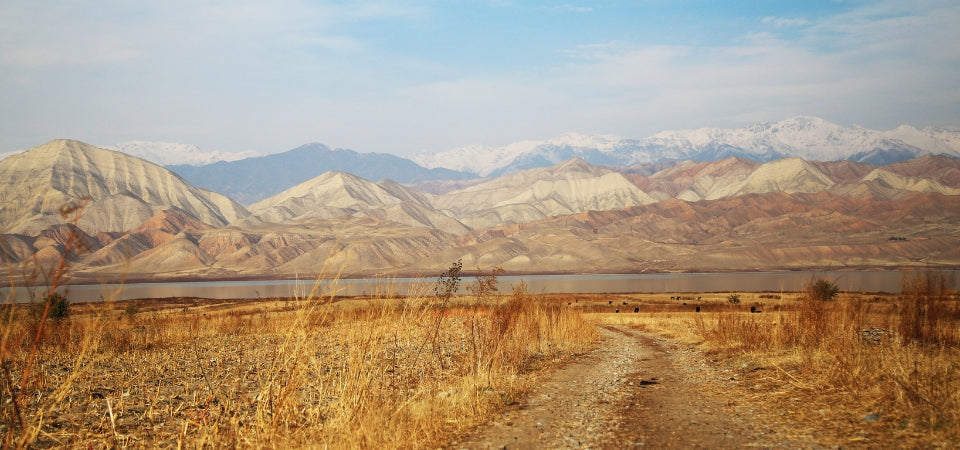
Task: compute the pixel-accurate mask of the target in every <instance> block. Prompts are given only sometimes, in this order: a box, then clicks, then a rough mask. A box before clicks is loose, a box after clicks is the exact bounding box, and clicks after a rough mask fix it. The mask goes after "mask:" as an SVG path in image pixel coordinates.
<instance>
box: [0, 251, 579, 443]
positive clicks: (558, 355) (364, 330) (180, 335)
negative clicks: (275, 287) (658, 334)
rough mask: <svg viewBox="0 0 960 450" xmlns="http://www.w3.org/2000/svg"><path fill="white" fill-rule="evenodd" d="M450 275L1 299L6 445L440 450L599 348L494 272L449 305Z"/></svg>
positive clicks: (567, 317) (574, 321) (550, 306)
mask: <svg viewBox="0 0 960 450" xmlns="http://www.w3.org/2000/svg"><path fill="white" fill-rule="evenodd" d="M459 270H460V266H459V265H453V266H451V269H450V270H449V271H447V272H446V273H445V274H444V275H442V276H441V277H440V278H439V279H438V280H437V283H436V286H435V288H436V289H435V290H434V291H435V292H433V293H431V294H428V293H426V292H427V291H428V290H429V289H428V288H429V287H425V288H424V289H423V290H424V292H425V293H424V294H421V295H416V296H409V297H403V298H397V297H393V296H390V297H386V296H384V297H375V298H361V299H349V300H348V299H339V298H337V297H336V296H335V293H334V292H321V291H320V288H319V286H320V285H319V284H318V285H317V286H318V287H317V289H315V290H314V291H313V292H311V293H310V294H309V295H306V296H304V297H302V298H292V299H273V300H258V301H216V300H201V299H161V300H144V301H129V302H112V301H109V299H108V301H105V302H103V303H89V304H72V305H70V307H69V308H70V313H69V315H64V316H63V317H61V318H59V319H58V320H54V319H53V315H52V314H51V313H50V311H53V310H55V308H57V307H59V306H58V305H60V304H59V303H56V302H57V301H59V299H60V298H61V297H59V296H48V299H50V300H48V301H46V302H38V303H35V304H28V305H13V304H8V305H7V306H6V307H5V308H4V310H3V334H2V341H0V357H2V369H3V372H2V374H0V376H2V395H3V399H4V401H3V407H2V409H0V433H2V436H3V442H4V446H5V447H32V446H44V447H46V446H67V447H90V446H92V447H167V448H172V447H177V448H181V447H184V446H187V447H237V446H239V447H256V448H261V447H289V446H298V447H299V446H306V445H310V446H324V447H327V446H329V447H335V448H344V447H347V448H351V447H363V448H383V447H395V448H423V447H435V446H438V445H442V444H443V443H445V442H449V440H451V439H453V438H454V437H455V436H457V435H459V434H461V433H463V432H465V431H466V430H468V429H469V428H471V427H472V426H474V425H476V424H478V423H482V422H483V421H485V420H487V419H488V418H489V417H490V415H491V414H492V413H493V412H494V411H496V410H498V409H500V408H502V407H503V406H504V405H507V404H511V403H513V402H516V401H517V400H519V399H520V398H522V397H523V395H524V393H525V392H526V390H527V389H529V387H530V386H531V383H532V382H533V380H535V377H536V375H537V374H538V373H541V372H543V371H544V370H547V369H549V368H551V367H554V366H556V365H557V364H559V363H560V362H561V361H563V360H564V359H565V358H571V357H575V356H576V355H577V354H579V353H582V352H584V351H585V350H587V349H589V348H590V347H591V346H592V345H594V343H595V341H596V337H597V333H596V330H595V328H594V327H593V326H592V325H590V324H588V323H586V322H585V321H584V320H583V318H582V316H581V314H579V313H578V312H576V311H573V310H571V309H568V308H562V307H560V305H557V304H555V303H551V302H547V301H544V300H543V299H542V298H540V297H539V296H537V295H532V294H530V293H528V292H527V291H526V289H525V286H523V285H522V284H521V285H518V286H514V287H513V289H512V292H509V293H501V292H500V289H499V286H498V285H497V282H496V275H497V274H498V273H499V272H498V271H497V270H495V271H492V272H490V273H484V272H481V273H480V274H479V275H478V276H477V278H476V280H475V281H474V282H471V283H467V285H468V287H470V292H471V294H470V295H465V296H455V295H453V292H455V291H456V287H457V286H456V285H457V284H459V282H460V280H459ZM325 286H330V285H329V284H325ZM334 286H335V283H334ZM333 289H335V288H333ZM40 310H42V311H43V312H42V313H40V314H37V313H36V312H37V311H40Z"/></svg>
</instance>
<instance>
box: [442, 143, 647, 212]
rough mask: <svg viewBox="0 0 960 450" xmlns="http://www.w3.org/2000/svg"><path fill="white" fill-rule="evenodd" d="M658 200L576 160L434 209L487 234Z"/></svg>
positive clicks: (483, 186)
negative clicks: (508, 225) (503, 226)
mask: <svg viewBox="0 0 960 450" xmlns="http://www.w3.org/2000/svg"><path fill="white" fill-rule="evenodd" d="M655 201H656V199H654V198H652V197H650V196H649V195H647V194H646V193H645V192H643V191H641V190H640V189H639V188H638V187H637V186H636V185H634V184H633V183H631V182H630V181H629V180H627V179H626V178H625V177H624V176H623V175H621V174H619V173H616V172H612V171H609V170H605V169H600V168H597V167H594V166H592V165H590V164H588V163H587V162H586V161H584V160H582V159H572V160H569V161H567V162H564V163H563V164H559V165H557V166H554V167H549V168H541V169H529V170H524V171H520V172H516V173H514V174H511V175H506V176H502V177H499V178H495V179H492V180H490V181H487V182H484V183H480V184H476V185H473V186H470V187H467V188H465V189H460V190H457V191H453V192H450V193H447V194H445V195H442V196H437V197H435V200H434V205H435V207H436V208H437V209H440V210H443V211H447V212H448V213H449V214H450V215H452V216H454V217H457V218H459V219H460V221H461V222H463V223H465V224H467V225H468V226H470V227H471V228H473V229H482V228H488V227H491V226H496V225H500V224H502V223H522V222H529V221H531V220H539V219H542V218H545V217H549V216H557V215H563V214H573V213H578V212H581V211H585V210H590V209H594V210H607V209H621V208H626V207H629V206H635V205H640V204H644V203H653V202H655Z"/></svg>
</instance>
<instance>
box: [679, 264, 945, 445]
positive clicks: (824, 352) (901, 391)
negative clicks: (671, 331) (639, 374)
mask: <svg viewBox="0 0 960 450" xmlns="http://www.w3.org/2000/svg"><path fill="white" fill-rule="evenodd" d="M953 285H954V284H953V282H952V281H951V280H948V279H946V278H944V277H943V276H942V275H940V274H938V273H933V272H916V273H907V274H905V276H904V283H903V289H902V293H901V295H900V296H899V297H898V298H897V299H896V302H895V303H893V304H883V303H875V302H871V301H867V299H865V298H864V296H861V295H857V294H849V295H844V296H841V297H840V298H839V299H837V300H835V301H823V300H817V299H816V298H817V297H816V295H817V293H815V292H812V291H811V292H810V293H808V295H806V296H804V297H802V298H801V299H800V300H799V304H798V305H797V306H796V308H794V309H793V310H789V309H785V310H783V311H780V312H775V313H764V314H750V313H746V312H721V313H718V314H715V315H712V316H711V317H704V316H702V315H697V316H696V317H694V318H693V319H692V320H691V326H692V328H693V329H694V330H696V332H697V333H698V334H699V335H700V337H701V338H702V339H703V340H704V341H705V342H706V343H707V344H708V345H709V346H711V347H714V348H716V349H719V350H722V351H726V352H729V353H731V354H741V355H749V356H750V357H751V358H757V359H760V360H767V361H778V362H776V363H772V364H774V365H776V367H778V369H779V372H780V373H782V374H786V375H788V380H787V381H789V382H791V383H793V384H795V385H798V386H804V387H805V388H807V389H814V387H816V389H817V390H820V389H824V388H827V389H831V388H835V389H840V390H842V391H843V392H846V393H847V394H848V395H849V396H850V398H852V401H854V402H855V403H856V404H859V405H860V406H861V407H862V408H863V409H866V410H870V411H877V412H879V413H882V415H883V417H885V418H887V419H888V423H889V424H896V426H897V427H916V428H919V429H922V430H923V431H924V432H934V433H936V434H937V436H940V437H941V438H943V439H945V441H946V442H958V441H960V394H958V392H960V375H957V373H958V372H957V371H956V367H957V365H958V364H960V335H958V333H960V331H958V330H960V302H958V298H957V293H956V292H955V291H953V290H951V288H950V286H953ZM821 289H822V287H821ZM784 361H787V362H786V363H784ZM790 361H792V362H790ZM785 364H786V365H785ZM798 381H799V382H798Z"/></svg>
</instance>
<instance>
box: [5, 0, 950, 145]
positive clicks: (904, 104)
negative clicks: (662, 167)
mask: <svg viewBox="0 0 960 450" xmlns="http://www.w3.org/2000/svg"><path fill="white" fill-rule="evenodd" d="M957 24H960V3H958V2H956V1H955V0H947V1H922V0H921V1H916V2H905V1H900V0H897V1H890V2H860V1H805V2H781V1H729V2H720V1H668V0H664V1H659V0H650V1H633V2H627V1H606V2H569V3H561V2H520V1H508V0H502V1H468V0H463V1H456V0H451V1H442V0H438V1H409V2H405V1H390V2H387V1H384V2H381V1H360V2H335V1H293V0H279V1H273V2H252V1H244V0H234V1H203V0H192V1H187V0H172V1H167V2H130V1H126V0H101V1H97V2H80V1H72V0H60V1H48V0H37V1H29V2H28V1H0V153H2V152H7V151H12V150H19V149H25V148H29V147H32V146H35V145H39V144H42V143H44V142H46V141H49V140H51V139H55V138H73V139H79V140H83V141H85V142H89V143H93V144H97V145H111V144H115V143H117V142H121V141H126V140H134V139H139V140H153V141H167V142H183V143H189V144H195V145H198V146H200V147H201V148H203V149H207V150H221V151H240V150H255V151H260V152H277V151H283V150H288V149H291V148H293V147H296V146H298V145H301V144H303V143H306V142H314V141H316V142H323V143H326V144H328V145H331V146H335V147H345V148H352V149H354V150H357V151H362V152H390V153H396V154H401V155H411V154H413V153H415V152H417V151H420V150H435V151H442V150H448V149H450V148H454V147H458V146H462V145H468V144H488V145H503V144H507V143H510V142H514V141H518V140H523V139H544V138H549V137H552V136H556V135H558V134H561V133H564V132H569V131H574V132H580V133H587V134H616V135H621V136H625V137H637V138H639V137H645V136H648V135H650V134H653V133H655V132H657V131H661V130H664V129H678V128H699V127H705V126H721V127H728V126H744V125H750V124H753V123H757V122H772V121H777V120H781V119H784V118H788V117H791V116H795V115H814V116H820V117H823V118H825V119H827V120H830V121H833V122H836V123H839V124H842V125H852V124H858V125H862V126H866V127H868V128H877V129H887V128H892V127H894V126H896V125H898V124H901V123H906V124H911V125H915V126H928V125H960V44H957V43H958V42H960V26H957Z"/></svg>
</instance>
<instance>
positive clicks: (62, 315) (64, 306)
mask: <svg viewBox="0 0 960 450" xmlns="http://www.w3.org/2000/svg"><path fill="white" fill-rule="evenodd" d="M30 310H31V313H32V315H33V317H34V320H36V321H37V322H40V321H42V320H44V319H45V318H44V316H43V315H44V312H46V315H47V316H46V319H53V320H56V321H60V320H63V319H66V318H67V317H69V316H70V301H69V300H67V297H66V296H64V295H62V294H60V293H57V292H53V293H51V294H49V295H47V296H46V297H45V298H44V299H43V301H42V302H39V303H34V304H33V306H31V308H30Z"/></svg>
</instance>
